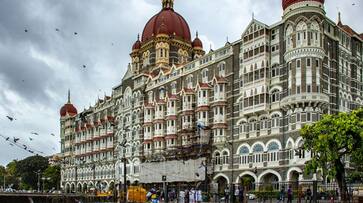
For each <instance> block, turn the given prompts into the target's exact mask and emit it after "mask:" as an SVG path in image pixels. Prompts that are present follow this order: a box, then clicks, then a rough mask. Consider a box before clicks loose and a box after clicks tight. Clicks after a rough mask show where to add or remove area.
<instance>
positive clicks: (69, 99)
mask: <svg viewBox="0 0 363 203" xmlns="http://www.w3.org/2000/svg"><path fill="white" fill-rule="evenodd" d="M70 103H71V90H70V89H68V104H70Z"/></svg>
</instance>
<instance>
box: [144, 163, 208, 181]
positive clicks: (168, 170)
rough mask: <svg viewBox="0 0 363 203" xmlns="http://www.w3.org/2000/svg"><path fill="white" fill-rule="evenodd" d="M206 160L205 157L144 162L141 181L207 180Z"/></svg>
mask: <svg viewBox="0 0 363 203" xmlns="http://www.w3.org/2000/svg"><path fill="white" fill-rule="evenodd" d="M204 161H205V158H199V159H196V160H188V161H178V160H176V161H166V162H152V163H142V164H141V167H140V183H162V182H197V181H203V180H205V167H204V166H203V163H204ZM164 176H165V177H164ZM164 178H165V181H164Z"/></svg>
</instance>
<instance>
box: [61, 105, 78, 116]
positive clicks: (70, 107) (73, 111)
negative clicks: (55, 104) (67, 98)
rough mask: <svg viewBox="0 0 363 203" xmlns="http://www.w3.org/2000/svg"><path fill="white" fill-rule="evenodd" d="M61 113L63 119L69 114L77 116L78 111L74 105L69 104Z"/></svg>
mask: <svg viewBox="0 0 363 203" xmlns="http://www.w3.org/2000/svg"><path fill="white" fill-rule="evenodd" d="M59 113H60V115H61V117H63V116H66V115H67V114H69V115H71V116H74V115H76V114H77V109H76V107H74V106H73V104H70V103H68V104H65V105H64V106H63V107H62V108H61V110H60V112H59Z"/></svg>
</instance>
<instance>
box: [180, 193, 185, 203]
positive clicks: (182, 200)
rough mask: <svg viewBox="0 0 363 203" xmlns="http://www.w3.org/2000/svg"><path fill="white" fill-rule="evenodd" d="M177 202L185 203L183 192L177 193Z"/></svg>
mask: <svg viewBox="0 0 363 203" xmlns="http://www.w3.org/2000/svg"><path fill="white" fill-rule="evenodd" d="M179 202H180V203H184V202H185V191H183V190H181V191H180V192H179Z"/></svg>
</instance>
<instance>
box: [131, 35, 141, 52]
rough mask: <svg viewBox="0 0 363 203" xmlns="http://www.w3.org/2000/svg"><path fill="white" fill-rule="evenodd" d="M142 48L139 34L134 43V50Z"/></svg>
mask: <svg viewBox="0 0 363 203" xmlns="http://www.w3.org/2000/svg"><path fill="white" fill-rule="evenodd" d="M140 48H141V41H140V39H139V36H137V40H136V42H135V43H134V45H133V46H132V50H137V49H140Z"/></svg>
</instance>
